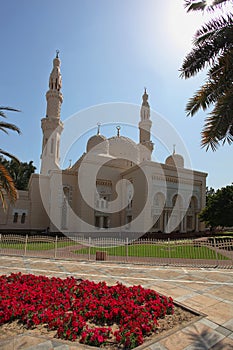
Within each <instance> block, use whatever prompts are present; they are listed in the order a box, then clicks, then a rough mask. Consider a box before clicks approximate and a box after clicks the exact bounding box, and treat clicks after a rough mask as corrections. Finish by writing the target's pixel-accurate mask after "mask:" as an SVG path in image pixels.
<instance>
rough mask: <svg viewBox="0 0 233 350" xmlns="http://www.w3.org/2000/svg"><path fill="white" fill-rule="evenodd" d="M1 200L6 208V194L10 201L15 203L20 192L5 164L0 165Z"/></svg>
mask: <svg viewBox="0 0 233 350" xmlns="http://www.w3.org/2000/svg"><path fill="white" fill-rule="evenodd" d="M0 192H1V195H0V198H1V200H2V205H3V207H4V208H6V201H5V194H6V195H7V197H8V199H9V201H10V202H11V203H14V202H15V201H16V200H17V197H18V192H17V189H16V187H15V185H14V181H13V179H12V177H11V176H10V174H9V172H8V171H7V169H6V168H5V167H4V165H3V164H1V163H0Z"/></svg>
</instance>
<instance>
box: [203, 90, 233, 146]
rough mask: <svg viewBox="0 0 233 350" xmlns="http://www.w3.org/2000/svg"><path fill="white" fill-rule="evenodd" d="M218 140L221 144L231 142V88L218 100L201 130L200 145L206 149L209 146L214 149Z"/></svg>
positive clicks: (232, 118) (232, 106)
mask: <svg viewBox="0 0 233 350" xmlns="http://www.w3.org/2000/svg"><path fill="white" fill-rule="evenodd" d="M220 142H221V143H222V144H223V145H224V144H225V143H226V142H227V143H228V144H231V143H232V142H233V89H231V90H230V91H229V92H228V94H226V95H225V96H223V97H222V98H221V99H219V100H218V102H217V103H216V105H215V108H214V109H213V111H212V112H211V113H210V114H209V116H208V117H207V118H206V121H205V125H204V129H203V131H202V141H201V145H202V147H206V150H208V149H209V147H211V148H212V150H213V151H215V150H216V149H217V147H218V146H219V145H220Z"/></svg>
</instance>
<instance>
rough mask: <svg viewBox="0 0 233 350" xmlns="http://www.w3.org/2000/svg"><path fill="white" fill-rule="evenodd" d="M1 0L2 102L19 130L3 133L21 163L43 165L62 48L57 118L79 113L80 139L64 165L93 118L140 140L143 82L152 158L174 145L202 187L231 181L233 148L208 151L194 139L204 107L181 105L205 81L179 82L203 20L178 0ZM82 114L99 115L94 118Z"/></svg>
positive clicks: (91, 129) (73, 155)
mask: <svg viewBox="0 0 233 350" xmlns="http://www.w3.org/2000/svg"><path fill="white" fill-rule="evenodd" d="M0 4H1V14H2V15H1V32H0V39H1V47H2V49H1V66H0V69H1V74H0V76H1V79H0V96H1V101H0V105H1V106H11V107H14V108H17V109H20V110H21V112H20V113H13V112H9V113H8V120H7V121H8V122H11V123H15V124H17V125H18V126H19V127H20V129H21V131H22V134H21V135H20V136H18V135H17V134H16V133H12V132H10V133H9V135H5V134H4V133H1V148H2V149H4V150H7V151H8V152H11V153H13V154H14V155H16V156H17V157H18V158H19V159H20V160H21V161H23V162H29V161H30V160H33V162H34V165H35V166H36V167H37V170H36V171H37V172H39V171H40V155H41V145H42V131H41V119H42V118H43V117H45V114H46V98H45V94H46V91H47V90H48V81H49V74H50V72H51V70H52V62H53V58H54V57H55V55H56V50H57V49H59V51H60V54H59V57H60V60H61V74H62V82H63V85H62V94H63V97H64V102H63V104H62V109H61V120H62V121H63V122H64V124H65V126H66V121H69V120H70V118H72V117H74V116H77V118H78V119H77V120H78V122H77V124H75V128H77V135H79V136H77V139H78V140H77V142H76V143H74V144H73V145H72V147H71V148H70V150H69V152H68V154H66V155H65V156H64V157H63V162H62V165H63V166H64V167H66V166H67V165H68V162H69V161H70V159H71V163H74V162H75V160H77V159H78V158H79V156H80V155H81V154H82V153H83V152H84V151H85V147H86V141H87V140H88V137H90V136H91V135H92V134H94V133H96V123H97V122H98V121H99V122H100V123H102V124H103V126H102V127H101V132H102V133H105V134H106V135H107V136H112V135H115V134H116V129H115V127H116V126H117V125H118V124H120V125H121V134H122V135H125V136H130V137H132V138H134V140H135V142H138V131H137V124H138V121H139V112H138V110H139V108H140V104H141V101H142V94H143V91H144V87H146V88H147V92H148V94H149V103H150V106H151V109H152V117H151V119H152V122H153V141H154V142H155V150H154V152H153V159H154V160H156V161H160V162H164V161H165V159H166V157H167V156H169V154H171V153H172V148H173V144H176V152H177V153H181V154H183V152H184V150H185V152H186V153H187V154H188V156H189V160H190V162H189V163H190V164H191V166H192V168H193V169H196V170H199V171H203V172H206V173H208V177H207V185H208V187H213V188H215V189H217V188H221V187H223V186H226V185H230V184H231V183H232V181H233V178H232V174H233V162H232V151H233V148H232V147H233V146H228V145H226V146H224V147H219V149H218V150H217V151H216V152H212V151H211V150H209V151H208V152H206V150H205V149H202V148H201V147H200V141H201V130H202V127H203V124H204V118H205V117H206V115H207V112H202V111H200V112H199V113H198V114H197V115H195V116H194V117H192V118H191V117H187V116H186V115H185V105H186V103H187V101H188V99H189V98H190V97H192V95H193V94H194V92H195V91H196V90H197V89H198V88H199V86H200V85H201V84H202V83H203V82H204V80H205V73H204V72H203V73H200V74H198V75H197V76H196V77H194V78H191V79H188V80H184V79H181V78H180V72H179V69H180V67H181V65H182V62H183V59H184V57H185V56H186V54H187V53H188V52H189V51H190V49H191V48H192V39H193V36H194V33H195V31H196V30H197V29H198V28H200V26H201V25H202V23H203V21H205V20H206V17H205V16H203V15H202V14H201V13H189V14H187V13H186V10H185V9H184V6H183V5H184V1H182V0H165V1H158V0H66V1H65V0H40V1H38V0H34V1H31V0H20V1H17V0H14V1H13V0H8V1H5V0H0ZM116 106H117V108H115V107H116ZM119 106H120V107H119ZM135 106H137V108H134V107H135ZM118 107H119V108H118ZM87 110H94V111H96V116H95V117H93V119H91V123H89V122H88V120H87V118H86V115H87V114H86V111H87ZM113 111H114V113H113ZM108 112H109V115H107V113H108ZM116 112H119V117H118V116H117V114H116ZM105 114H106V115H105ZM124 122H125V125H124ZM129 124H130V125H131V124H132V125H131V126H129ZM127 125H128V127H127ZM162 125H163V126H164V127H165V129H163V131H161V127H162ZM166 128H168V129H169V128H170V129H172V130H174V133H175V134H176V136H174V137H173V135H172V134H171V133H169V132H167V129H166ZM75 130H76V129H75ZM75 130H73V132H74V131H75ZM161 132H162V133H163V140H162V141H161V138H160V135H161ZM166 132H167V136H166ZM80 135H81V136H80ZM177 135H179V138H180V141H181V142H180V143H179V141H177V140H176V138H177ZM181 144H182V145H181Z"/></svg>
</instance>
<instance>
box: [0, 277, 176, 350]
mask: <svg viewBox="0 0 233 350" xmlns="http://www.w3.org/2000/svg"><path fill="white" fill-rule="evenodd" d="M173 309H174V308H173V301H172V298H170V297H165V296H160V295H159V294H158V293H157V292H155V291H153V290H150V289H145V288H143V287H141V286H132V287H126V286H124V285H122V284H120V283H117V284H116V285H115V286H107V285H106V283H105V282H100V283H94V282H90V281H87V280H86V281H81V282H80V283H79V282H78V281H77V280H76V279H75V278H73V277H69V278H66V279H61V278H57V277H52V278H49V277H46V276H34V275H30V274H29V275H22V274H21V273H18V274H11V275H10V276H5V275H3V276H0V325H1V324H4V323H7V322H10V321H13V320H20V321H21V322H23V323H24V324H25V325H26V326H27V327H28V328H32V327H35V326H36V325H39V324H46V325H47V327H48V329H51V330H56V331H57V337H59V338H62V339H68V340H71V341H75V340H76V339H78V340H79V341H80V343H84V344H88V345H94V346H100V345H104V344H106V343H108V342H109V341H111V342H115V343H117V344H122V347H123V348H124V349H133V348H134V347H136V346H138V345H140V344H142V343H143V341H144V339H145V337H146V336H148V335H150V334H152V332H154V331H155V330H156V327H157V326H158V319H159V318H161V317H164V316H165V315H166V314H172V313H173ZM113 326H114V329H116V330H115V331H113V330H112V328H113Z"/></svg>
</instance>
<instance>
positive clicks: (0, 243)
mask: <svg viewBox="0 0 233 350" xmlns="http://www.w3.org/2000/svg"><path fill="white" fill-rule="evenodd" d="M1 250H2V234H1V233H0V252H1Z"/></svg>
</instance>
